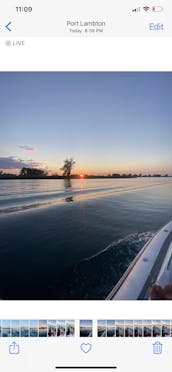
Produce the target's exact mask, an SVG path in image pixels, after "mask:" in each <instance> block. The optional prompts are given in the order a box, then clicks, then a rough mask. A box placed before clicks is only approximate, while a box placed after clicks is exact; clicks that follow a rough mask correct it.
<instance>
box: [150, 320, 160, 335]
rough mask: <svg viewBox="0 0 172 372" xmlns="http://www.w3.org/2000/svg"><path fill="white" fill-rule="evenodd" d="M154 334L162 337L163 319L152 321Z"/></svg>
mask: <svg viewBox="0 0 172 372" xmlns="http://www.w3.org/2000/svg"><path fill="white" fill-rule="evenodd" d="M152 336H153V337H161V336H162V323H161V320H153V321H152Z"/></svg>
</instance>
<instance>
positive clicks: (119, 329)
mask: <svg viewBox="0 0 172 372" xmlns="http://www.w3.org/2000/svg"><path fill="white" fill-rule="evenodd" d="M115 324H116V337H124V320H116V321H115Z"/></svg>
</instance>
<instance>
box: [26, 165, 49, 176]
mask: <svg viewBox="0 0 172 372" xmlns="http://www.w3.org/2000/svg"><path fill="white" fill-rule="evenodd" d="M45 176H47V173H46V172H45V171H44V170H42V169H37V168H25V167H24V168H22V169H21V171H20V177H33V178H34V177H35V178H36V177H45Z"/></svg>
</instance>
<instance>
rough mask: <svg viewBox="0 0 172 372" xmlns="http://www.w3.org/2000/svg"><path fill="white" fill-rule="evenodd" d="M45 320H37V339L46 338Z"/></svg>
mask: <svg viewBox="0 0 172 372" xmlns="http://www.w3.org/2000/svg"><path fill="white" fill-rule="evenodd" d="M47 333H48V331H47V320H39V337H47Z"/></svg>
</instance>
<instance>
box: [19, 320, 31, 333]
mask: <svg viewBox="0 0 172 372" xmlns="http://www.w3.org/2000/svg"><path fill="white" fill-rule="evenodd" d="M29 327H30V322H29V320H20V334H21V337H29V336H30V334H29Z"/></svg>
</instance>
